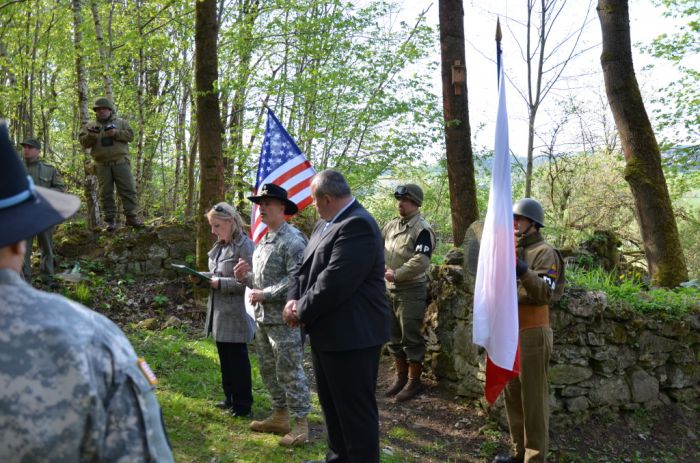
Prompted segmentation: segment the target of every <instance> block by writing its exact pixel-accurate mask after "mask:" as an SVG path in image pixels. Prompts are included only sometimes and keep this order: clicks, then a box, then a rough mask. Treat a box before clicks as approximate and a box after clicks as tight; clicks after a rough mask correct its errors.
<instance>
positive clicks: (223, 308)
mask: <svg viewBox="0 0 700 463" xmlns="http://www.w3.org/2000/svg"><path fill="white" fill-rule="evenodd" d="M254 250H255V245H254V244H253V242H252V241H251V240H250V238H248V237H247V236H246V235H244V234H242V233H241V234H239V235H238V236H237V237H236V238H234V239H233V241H232V242H231V243H229V244H223V243H220V242H219V243H216V244H215V245H214V247H213V248H212V249H211V251H209V272H204V273H205V275H209V276H216V277H219V289H212V288H209V300H208V302H207V319H206V321H205V323H204V331H205V334H206V335H209V334H210V333H211V334H212V337H213V338H214V341H216V342H246V343H247V342H250V341H252V340H253V335H254V334H255V320H253V318H252V317H251V316H250V315H248V314H247V313H246V310H245V302H244V293H245V285H243V284H241V283H239V282H238V281H236V279H235V278H234V276H233V267H234V266H235V265H236V263H237V262H238V259H239V258H241V259H243V260H245V261H246V262H248V264H250V265H252V259H253V251H254Z"/></svg>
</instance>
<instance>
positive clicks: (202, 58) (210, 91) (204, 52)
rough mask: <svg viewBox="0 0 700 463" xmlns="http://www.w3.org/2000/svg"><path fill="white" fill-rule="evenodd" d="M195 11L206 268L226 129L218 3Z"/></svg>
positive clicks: (200, 234)
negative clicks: (222, 112) (218, 87)
mask: <svg viewBox="0 0 700 463" xmlns="http://www.w3.org/2000/svg"><path fill="white" fill-rule="evenodd" d="M195 10H196V19H195V81H196V87H197V130H198V132H199V137H198V140H199V166H200V176H199V192H200V194H199V213H198V214H197V217H196V219H197V265H198V267H199V268H203V267H205V266H206V263H207V252H208V251H209V247H210V244H211V241H212V240H211V234H210V232H209V224H208V222H207V219H206V218H205V217H204V214H205V213H206V212H207V210H208V209H209V208H210V207H211V206H212V205H213V204H215V203H216V202H218V201H221V200H223V198H224V178H223V174H222V173H223V168H224V159H223V153H222V149H221V136H222V129H223V127H222V125H221V117H220V113H219V98H218V95H217V93H216V90H215V83H216V79H217V76H218V68H219V64H218V59H217V37H218V31H219V25H218V22H217V16H216V0H202V1H198V2H197V5H196V7H195Z"/></svg>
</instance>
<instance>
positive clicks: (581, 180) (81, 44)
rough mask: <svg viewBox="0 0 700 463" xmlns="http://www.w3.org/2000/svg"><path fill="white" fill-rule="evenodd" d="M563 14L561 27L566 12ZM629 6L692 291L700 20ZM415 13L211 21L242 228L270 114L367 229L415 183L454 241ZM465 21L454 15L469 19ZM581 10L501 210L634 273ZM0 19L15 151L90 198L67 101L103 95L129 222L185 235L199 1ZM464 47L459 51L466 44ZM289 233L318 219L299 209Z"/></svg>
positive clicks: (224, 136) (167, 0)
mask: <svg viewBox="0 0 700 463" xmlns="http://www.w3.org/2000/svg"><path fill="white" fill-rule="evenodd" d="M549 3H557V2H549ZM558 3H559V5H560V6H561V8H562V9H561V11H562V12H567V11H569V10H570V9H572V8H573V5H574V2H568V6H567V2H566V1H559V2H558ZM640 3H652V4H653V5H655V6H656V7H657V11H658V14H659V15H660V16H661V15H667V16H670V17H672V18H675V23H674V24H676V26H677V28H676V29H675V30H672V31H669V32H668V33H667V34H666V35H662V36H660V37H658V38H656V39H654V40H653V41H650V42H647V43H640V44H637V45H636V46H637V47H638V48H639V50H640V51H641V52H642V53H645V54H646V55H647V56H648V57H649V59H650V60H651V62H652V63H658V65H664V66H670V67H672V68H673V69H674V71H675V72H674V74H673V78H672V80H669V81H668V82H655V85H654V86H647V85H644V82H643V81H641V82H640V87H641V91H642V96H643V98H644V101H645V104H646V105H647V109H648V112H649V114H650V116H651V118H652V122H653V124H654V128H655V133H656V135H657V140H658V142H659V144H660V146H661V150H662V163H663V168H664V174H665V176H666V181H667V184H668V187H669V190H670V194H671V199H672V201H673V206H674V208H673V210H674V214H675V216H676V220H677V223H678V227H679V231H680V238H681V244H682V247H683V250H684V253H685V259H686V262H687V266H688V270H689V274H690V276H691V277H695V278H697V277H698V275H699V274H700V213H699V207H700V198H699V195H700V193H699V192H700V170H698V168H697V165H698V162H697V161H698V159H697V158H698V154H700V148H699V142H698V135H699V132H700V105H698V101H700V89H699V86H698V77H699V75H698V74H699V72H700V70H699V69H698V67H697V64H696V63H697V60H696V61H695V62H691V61H689V60H688V58H689V57H693V56H697V54H698V51H699V50H698V48H699V47H700V46H699V45H698V43H700V40H699V37H700V27H699V26H698V23H697V17H698V9H699V7H698V5H697V2H696V1H694V0H653V1H650V2H649V1H646V0H637V1H633V2H631V5H630V8H631V10H632V11H633V10H634V8H635V4H640ZM409 4H410V6H411V7H410V8H408V7H407V5H409ZM420 4H421V7H422V9H421V10H416V8H415V5H416V3H415V2H403V3H402V2H393V1H388V0H376V1H362V2H360V1H357V2H341V1H337V0H274V1H265V2H261V1H257V0H220V1H219V2H218V3H217V5H216V6H217V8H216V14H217V21H216V23H217V25H215V26H214V28H215V29H216V31H215V32H216V37H217V40H218V46H217V48H216V52H217V53H216V55H217V58H218V78H217V79H216V81H215V89H216V96H217V98H218V102H219V110H218V111H219V119H220V122H221V131H220V133H221V141H222V144H223V145H222V148H223V170H220V171H219V172H218V175H219V176H222V177H223V184H224V194H225V197H226V199H227V200H229V201H230V202H232V203H234V204H236V205H237V206H238V207H239V209H240V210H242V211H243V212H244V214H247V213H249V205H248V204H247V201H245V196H247V194H248V193H249V191H250V190H251V188H252V186H253V185H252V182H253V181H254V180H253V179H254V178H255V173H256V169H257V162H258V155H259V152H260V145H261V143H262V132H263V128H264V115H265V112H264V106H263V102H264V103H265V104H267V105H269V106H270V107H271V108H272V109H273V110H274V111H275V113H276V114H277V116H278V117H279V119H280V120H281V121H282V123H283V124H284V125H285V126H286V128H287V130H288V131H289V133H290V134H291V135H292V136H293V137H294V138H295V140H296V141H297V143H298V145H299V146H300V148H301V149H302V151H303V152H304V153H305V154H306V155H307V157H308V158H309V159H310V161H311V162H312V164H313V165H314V166H315V168H316V169H317V170H321V169H324V168H334V169H338V170H340V171H342V172H343V173H344V174H345V175H346V176H347V177H348V180H349V181H350V183H351V186H352V187H353V190H354V192H355V194H356V195H357V196H358V197H359V198H360V199H361V201H362V202H363V203H365V204H366V205H367V206H368V208H369V209H370V210H371V212H372V213H373V214H374V215H375V217H376V218H377V220H378V221H379V222H380V223H384V222H385V221H386V220H388V218H389V217H391V216H393V215H395V204H394V201H393V200H392V197H391V191H392V190H393V187H394V186H395V185H396V184H397V183H399V182H407V181H412V182H416V183H419V184H421V185H422V186H423V188H424V190H425V192H426V201H425V204H424V207H423V211H424V213H425V215H426V216H427V217H428V219H429V220H430V221H431V223H433V225H434V227H435V229H436V231H437V233H438V236H439V238H440V240H441V242H442V243H445V244H446V245H449V244H450V243H451V241H452V235H451V222H450V197H449V193H450V192H449V187H448V175H447V165H446V159H445V154H444V153H445V138H444V128H445V124H444V118H443V113H442V105H441V98H440V95H439V90H437V89H436V88H435V85H434V81H435V77H434V76H435V75H436V74H437V73H439V58H438V55H439V44H440V41H439V36H438V29H437V26H436V25H435V24H434V23H433V22H431V21H430V20H429V15H430V14H432V13H431V12H430V9H431V8H432V9H433V12H434V11H435V9H437V2H432V3H431V2H420ZM475 4H476V5H475ZM479 4H480V2H465V4H464V14H465V18H469V17H470V15H474V14H475V13H476V11H477V10H476V8H478V7H479ZM522 4H523V5H522V6H520V5H519V4H518V5H516V3H515V2H509V6H510V9H509V15H511V16H506V17H504V18H501V20H502V21H503V22H504V25H505V26H506V27H505V28H506V34H505V40H508V41H509V42H510V45H509V47H507V49H510V50H512V51H513V52H512V53H510V55H508V56H507V59H508V60H509V62H512V61H516V60H518V59H521V57H522V55H523V53H522V50H523V48H524V46H525V43H526V42H527V38H528V35H527V30H528V28H527V26H528V24H529V22H527V21H525V20H523V19H522V16H523V15H525V12H526V6H527V4H534V2H522ZM581 4H587V5H588V10H587V12H586V15H583V16H582V15H579V14H574V15H571V14H562V15H556V16H553V17H552V18H551V23H550V25H551V26H554V25H556V26H557V27H551V34H552V36H551V42H550V43H552V49H551V53H550V54H549V55H548V57H550V58H551V60H550V61H549V63H548V66H546V67H545V68H544V72H543V75H541V76H540V77H542V78H543V79H544V80H545V82H551V87H550V88H551V89H553V90H552V91H551V92H550V93H549V94H548V96H547V99H546V100H543V102H542V105H541V106H540V107H539V112H540V114H546V116H547V117H546V120H545V121H543V122H542V123H540V124H537V125H533V139H534V143H533V144H532V146H531V147H528V150H530V151H531V154H532V158H533V159H534V168H533V170H532V172H528V169H527V168H526V166H525V162H524V159H526V158H527V154H528V153H523V152H519V151H520V148H518V149H517V151H516V152H514V153H513V182H514V196H515V197H516V198H517V197H520V196H522V195H523V194H524V193H525V191H526V190H528V191H530V192H531V194H532V196H533V197H535V198H537V199H539V200H541V201H542V202H543V204H544V206H545V210H546V211H547V217H546V221H547V225H548V226H547V229H546V230H547V232H548V234H549V236H550V238H552V239H553V240H554V241H555V242H556V244H557V245H558V246H559V247H567V246H575V245H576V244H577V243H579V242H581V241H582V240H584V239H586V238H589V237H590V236H592V234H593V232H594V231H595V230H598V229H606V230H613V231H614V232H615V233H616V234H618V236H619V237H620V238H621V242H622V246H623V249H624V251H625V252H626V255H627V257H628V259H631V260H637V261H638V262H639V263H640V264H643V252H642V243H641V238H640V232H639V227H638V226H637V224H636V222H635V216H634V206H633V197H632V195H631V193H630V189H629V186H628V185H627V184H626V182H625V180H624V178H623V174H624V167H625V163H624V159H623V154H622V150H621V146H620V143H619V140H618V135H617V132H616V129H615V125H614V123H613V121H612V117H611V115H610V111H609V109H608V102H607V100H606V99H605V97H604V94H603V93H602V90H601V89H602V76H601V75H600V65H599V64H598V57H599V56H600V41H593V42H585V41H582V40H578V39H577V37H579V36H580V34H582V33H584V32H586V33H587V34H589V35H590V34H591V33H590V31H591V29H593V30H597V31H598V32H597V34H598V35H599V34H600V32H599V28H600V25H599V24H598V22H597V21H595V5H594V4H592V3H589V2H576V8H578V9H579V10H580V8H581ZM531 6H532V5H531ZM518 8H522V12H520V11H519V10H518ZM479 13H481V14H483V13H484V11H483V9H482V10H479ZM492 16H493V24H494V28H495V15H492ZM0 18H1V21H0V80H1V81H2V83H3V85H2V86H0V117H2V118H5V119H7V120H8V121H9V122H10V128H11V133H12V135H13V137H14V138H15V140H16V141H18V142H19V141H21V140H22V139H24V138H25V137H28V136H36V137H38V138H39V139H40V140H42V142H43V144H44V150H43V157H44V159H45V160H46V161H47V162H49V163H51V164H54V165H55V166H57V167H58V168H59V169H60V170H61V172H62V173H63V174H64V176H65V177H66V180H67V184H68V187H69V190H70V191H72V192H74V193H76V194H79V195H81V196H83V198H84V199H86V198H85V195H86V193H85V191H86V188H85V186H86V181H87V179H88V178H89V173H90V168H89V157H88V156H87V155H86V154H85V153H83V151H82V149H81V148H80V146H79V143H78V142H77V133H78V130H79V128H80V126H81V125H82V124H83V123H84V122H85V118H86V116H89V118H92V114H87V113H86V112H85V109H84V108H81V101H85V100H86V99H87V98H89V100H90V101H92V99H93V98H96V97H98V96H102V95H107V96H108V97H111V98H113V99H114V101H115V102H116V106H117V109H118V114H119V116H120V117H124V118H126V119H127V120H129V122H130V123H131V125H132V126H133V127H134V129H135V133H136V137H135V140H134V142H133V143H132V144H131V152H132V167H133V170H134V174H135V179H136V183H137V190H138V194H139V197H140V204H141V205H142V208H143V211H142V212H143V216H144V217H145V218H146V219H147V220H148V221H157V220H169V219H174V220H184V219H187V218H192V217H195V216H196V215H197V214H198V204H199V202H200V200H201V198H200V196H199V195H200V191H202V190H201V189H200V188H199V186H200V184H201V183H205V182H206V176H204V175H203V174H202V164H201V163H200V160H201V159H202V153H200V151H202V150H204V151H206V145H207V144H206V142H207V141H208V140H199V139H198V135H197V134H198V130H197V117H196V116H197V109H196V104H197V98H198V96H199V95H198V94H197V91H196V88H197V86H196V82H195V35H196V30H195V6H194V2H191V1H185V0H149V1H144V0H133V1H128V0H113V1H103V0H72V1H71V2H68V1H51V0H10V1H5V2H3V3H1V4H0ZM650 19H651V18H650ZM467 24H468V21H467ZM465 35H466V39H467V42H469V41H470V30H469V28H467V29H466V30H465ZM592 35H595V33H594V34H592ZM633 40H634V37H633ZM470 44H471V45H472V46H474V43H470ZM494 50H495V46H494V43H493V41H492V39H491V40H489V41H488V42H486V43H483V49H482V52H481V53H482V54H484V55H488V56H490V55H491V54H492V53H494ZM516 50H519V51H520V52H519V53H518V52H516ZM557 53H563V54H562V55H561V56H559V55H557ZM494 54H495V53H494ZM576 60H579V62H580V61H584V62H588V63H589V66H588V67H589V68H590V72H582V71H581V70H582V69H585V66H584V67H581V66H573V65H571V63H574V62H575V61H576ZM466 67H467V75H468V76H470V75H471V73H479V74H485V75H488V76H493V81H494V83H493V85H492V87H489V88H482V87H481V86H476V87H471V85H472V84H471V82H472V81H473V80H472V78H469V79H468V91H469V92H470V94H473V95H478V96H481V97H483V95H484V94H486V95H490V94H492V95H493V96H494V99H493V101H495V96H496V91H495V74H496V73H495V65H493V66H492V68H489V69H483V68H482V67H480V68H478V69H472V68H470V61H469V59H467V62H466ZM547 73H549V75H547ZM535 77H536V76H535ZM638 78H640V80H641V79H643V78H644V73H641V74H639V76H638ZM510 79H511V82H512V85H513V86H512V89H513V90H514V91H512V92H511V93H510V96H509V107H510V108H513V107H517V106H525V107H528V101H527V84H526V83H524V78H523V76H513V75H511V76H510ZM562 79H563V80H562ZM562 82H566V85H562ZM650 89H653V91H649V90H650ZM647 92H648V93H647ZM583 95H586V98H583V97H582V96H583ZM591 95H599V97H598V98H597V99H596V98H590V96H591ZM476 99H478V98H476ZM492 106H493V113H494V115H495V105H492ZM200 114H201V113H200ZM477 114H479V113H477ZM472 130H473V131H474V132H475V135H474V137H475V139H476V138H479V140H482V139H484V137H483V136H480V135H479V133H480V132H481V131H483V132H485V131H486V130H487V126H486V125H484V123H483V121H482V120H473V121H472ZM516 133H517V132H516ZM490 136H491V135H488V134H487V136H486V138H488V137H490ZM512 146H520V144H519V143H517V142H516V143H513V145H512ZM473 149H474V162H475V168H476V176H475V177H476V182H477V199H478V207H479V215H480V216H481V217H483V215H484V214H485V209H486V200H487V194H488V184H489V180H490V179H489V169H490V167H489V166H490V159H491V155H492V152H491V147H490V146H489V145H488V143H484V144H479V143H475V144H473ZM87 215H88V212H87V211H85V213H84V216H87ZM302 215H303V217H302V219H309V221H311V220H313V219H314V212H313V211H312V210H311V208H309V209H307V210H306V211H305V212H304V213H303V214H302Z"/></svg>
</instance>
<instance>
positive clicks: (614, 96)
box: [597, 0, 688, 288]
mask: <svg viewBox="0 0 700 463" xmlns="http://www.w3.org/2000/svg"><path fill="white" fill-rule="evenodd" d="M597 9H598V17H599V19H600V25H601V29H602V32H603V53H602V55H601V57H600V62H601V65H602V67H603V76H604V78H605V90H606V93H607V95H608V102H609V103H610V108H611V110H612V113H613V116H614V118H615V124H616V125H617V130H618V132H619V134H620V141H621V142H622V151H623V153H624V156H625V163H626V167H625V174H624V175H625V180H626V181H627V183H629V185H630V189H631V190H632V196H634V204H635V212H636V216H637V222H638V223H639V229H640V231H641V235H642V240H643V242H644V254H645V256H646V260H647V264H648V267H649V276H650V277H651V282H652V284H654V285H658V286H664V287H669V288H670V287H674V286H678V284H679V283H681V282H683V281H685V280H687V279H688V270H687V267H686V264H685V257H684V256H683V249H682V248H681V243H680V238H679V236H678V228H677V227H676V219H675V217H674V215H673V207H672V205H671V198H670V197H669V194H668V188H667V186H666V179H665V177H664V173H663V170H662V169H661V154H660V152H659V145H658V144H657V143H656V137H655V136H654V132H653V130H652V127H651V123H650V122H649V117H648V116H647V112H646V110H645V108H644V102H643V101H642V95H641V93H640V91H639V85H638V83H637V78H636V77H635V74H634V66H633V64H632V46H631V40H630V25H629V8H628V2H627V0H599V2H598V8H597Z"/></svg>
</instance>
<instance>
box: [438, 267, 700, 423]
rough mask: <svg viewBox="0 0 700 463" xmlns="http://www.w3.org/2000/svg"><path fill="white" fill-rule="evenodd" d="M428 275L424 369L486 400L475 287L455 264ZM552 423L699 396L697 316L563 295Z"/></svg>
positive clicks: (579, 293)
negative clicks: (475, 335)
mask: <svg viewBox="0 0 700 463" xmlns="http://www.w3.org/2000/svg"><path fill="white" fill-rule="evenodd" d="M448 262H452V263H451V264H450V263H448V264H447V265H442V266H434V267H433V268H432V269H431V297H432V299H433V301H432V303H431V304H430V306H429V308H428V312H427V315H426V319H427V323H426V337H427V339H428V342H429V345H428V352H427V354H426V357H427V363H428V365H429V367H430V369H431V370H432V371H433V373H434V374H435V376H436V377H437V378H439V379H443V380H446V381H450V382H452V383H453V384H454V387H455V389H456V392H457V394H459V395H462V396H466V397H470V398H480V397H482V396H483V386H484V385H483V380H484V374H483V371H484V354H483V349H481V348H479V347H477V346H475V345H474V344H472V342H471V336H472V325H471V317H472V313H471V310H472V290H471V289H470V288H473V281H472V279H471V276H470V274H469V273H468V272H467V273H465V271H464V269H463V267H462V265H459V264H458V263H459V258H455V259H452V260H450V259H448ZM551 322H552V329H553V330H554V351H553V353H552V358H551V362H550V374H549V381H550V386H551V397H550V404H551V410H552V414H553V419H560V420H574V421H577V420H581V419H585V417H586V416H587V415H589V414H590V413H597V412H618V411H620V410H632V409H636V408H639V407H645V408H653V407H657V406H659V405H662V404H664V403H670V402H671V401H677V402H693V401H695V400H696V399H697V398H698V396H700V367H699V365H700V309H697V310H695V311H693V312H691V313H689V314H687V315H685V316H683V317H681V318H680V319H670V318H669V319H666V320H663V319H662V317H660V316H659V315H658V314H657V315H654V316H652V315H645V314H640V313H639V312H637V311H634V310H633V309H632V308H630V307H627V306H625V305H624V304H611V303H610V302H609V301H608V300H607V298H606V295H605V294H604V293H600V292H588V291H584V290H580V289H572V288H568V289H567V291H566V293H565V296H564V297H563V298H562V300H561V301H560V302H559V303H558V304H556V305H555V306H554V307H553V309H552V312H551Z"/></svg>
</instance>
